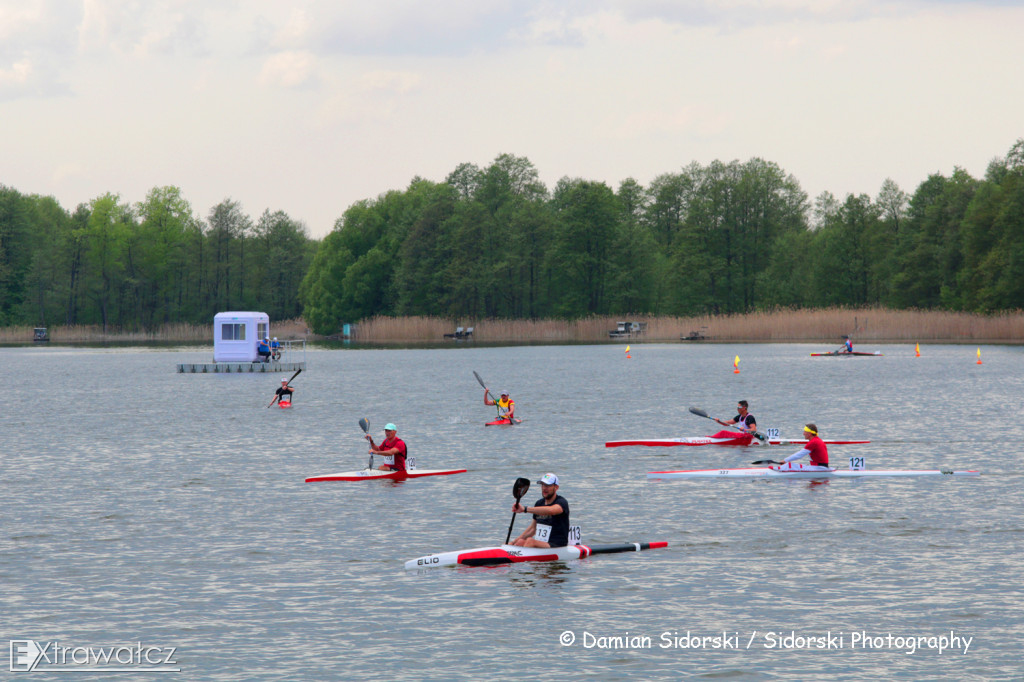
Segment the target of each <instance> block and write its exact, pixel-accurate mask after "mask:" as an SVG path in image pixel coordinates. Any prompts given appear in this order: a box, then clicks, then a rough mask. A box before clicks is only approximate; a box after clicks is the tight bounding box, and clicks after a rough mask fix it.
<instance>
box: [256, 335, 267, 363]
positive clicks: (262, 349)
mask: <svg viewBox="0 0 1024 682" xmlns="http://www.w3.org/2000/svg"><path fill="white" fill-rule="evenodd" d="M256 352H257V353H258V354H259V356H260V362H270V340H269V339H260V342H259V345H257V346H256Z"/></svg>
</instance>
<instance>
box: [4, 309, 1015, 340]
mask: <svg viewBox="0 0 1024 682" xmlns="http://www.w3.org/2000/svg"><path fill="white" fill-rule="evenodd" d="M620 320H630V321H638V322H646V323H647V331H646V333H645V334H644V335H643V336H642V337H633V338H632V339H624V340H631V341H634V342H635V341H641V340H647V341H676V340H678V339H679V338H680V337H681V336H688V335H689V334H690V332H694V331H695V332H699V333H701V334H703V335H704V336H706V337H707V338H708V340H710V341H721V342H734V341H754V342H758V341H761V342H765V341H777V342H782V341H797V342H800V341H803V342H811V341H821V342H829V343H832V342H835V343H837V344H838V342H839V340H840V339H841V338H842V337H843V335H846V334H849V335H850V336H851V337H853V339H854V341H855V342H864V341H875V342H880V341H911V342H918V341H920V342H927V341H952V342H956V341H967V342H970V341H979V342H980V341H989V342H1002V343H1021V342H1024V313H1022V312H1021V311H1014V312H1007V313H998V314H994V315H976V314H971V313H956V312H942V311H924V310H885V309H882V308H869V309H856V310H848V309H842V308H835V309H828V310H776V311H771V312H756V313H748V314H745V315H723V316H718V317H712V316H710V315H703V316H698V317H648V316H643V315H638V316H617V317H588V318H584V319H581V320H479V321H467V320H462V321H459V322H458V323H456V322H452V321H451V320H447V319H443V318H440V317H374V318H371V319H369V320H365V321H363V322H360V323H358V324H357V325H356V326H355V333H354V340H356V341H361V342H365V343H406V342H437V341H439V340H441V339H443V338H444V335H445V334H451V333H452V332H454V331H455V327H456V326H457V325H458V326H462V327H474V330H473V339H474V340H476V341H482V342H491V343H509V342H511V343H515V342H524V343H526V342H549V343H559V342H565V343H572V342H588V343H589V342H597V341H607V340H608V338H609V337H608V332H609V331H611V330H612V329H615V327H616V323H617V322H618V321H620ZM32 329H33V328H32V327H6V328H2V329H0V343H6V344H19V343H27V342H29V341H30V340H31V339H32ZM49 333H50V339H51V341H52V342H54V343H62V342H63V343H105V342H119V343H132V342H140V343H145V342H181V343H204V342H212V335H213V328H212V321H211V323H210V324H208V325H192V324H170V325H162V326H161V327H158V328H157V329H155V330H152V331H128V332H117V331H110V330H108V331H107V332H106V333H104V332H103V330H102V328H101V327H99V326H90V325H76V326H58V327H50V328H49ZM271 333H272V334H273V335H275V336H277V337H278V338H281V339H299V338H309V337H312V335H311V334H310V331H309V328H308V327H306V323H305V322H304V321H303V320H302V319H301V318H297V319H294V320H282V321H280V322H272V323H271ZM313 338H315V337H313Z"/></svg>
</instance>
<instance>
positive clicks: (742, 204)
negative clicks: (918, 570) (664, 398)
mask: <svg viewBox="0 0 1024 682" xmlns="http://www.w3.org/2000/svg"><path fill="white" fill-rule="evenodd" d="M834 306H846V307H865V306H882V307H886V308H892V309H907V308H916V309H938V310H949V311H966V312H992V311H999V310H1013V309H1019V308H1021V307H1024V140H1020V141H1018V142H1017V143H1016V144H1015V145H1014V146H1013V147H1012V148H1011V149H1010V151H1009V152H1008V154H1007V155H1006V157H1005V158H1000V159H995V160H993V161H992V162H991V163H990V164H989V167H988V169H987V171H986V174H985V177H984V178H983V179H975V178H973V177H971V176H970V175H969V174H968V173H967V172H965V171H963V170H962V169H955V170H954V172H953V173H952V175H951V176H949V177H946V176H943V175H941V174H935V175H932V176H929V177H928V178H927V179H926V180H925V181H924V182H922V183H921V184H920V185H919V186H918V188H917V189H916V190H915V191H914V193H913V194H910V195H908V194H906V193H905V192H904V191H903V190H901V189H900V188H899V187H898V186H897V185H896V184H895V183H894V182H892V181H891V180H887V181H886V182H884V183H883V185H882V187H881V189H880V191H879V193H878V196H877V197H875V198H871V197H869V196H867V195H864V194H861V195H848V196H847V197H846V198H845V200H843V201H839V200H838V199H836V198H835V197H834V196H833V195H832V194H830V193H827V192H826V193H823V194H821V195H820V196H818V197H816V198H815V199H814V201H813V202H810V201H809V200H808V197H807V195H806V193H805V192H804V191H803V190H802V189H801V188H800V184H799V183H798V182H797V180H796V179H795V178H794V177H793V176H791V175H788V174H786V173H785V172H784V171H783V170H782V169H780V168H779V167H778V166H777V165H776V164H774V163H771V162H768V161H764V160H761V159H751V160H750V161H747V162H746V163H740V162H738V161H733V162H731V163H722V162H718V161H716V162H713V163H711V164H708V165H707V166H702V165H700V164H697V163H693V164H690V165H689V166H686V167H684V168H683V169H681V170H680V171H679V172H677V173H666V174H664V175H661V176H659V177H657V178H655V179H654V180H653V181H652V182H651V183H650V185H649V186H647V187H644V186H642V185H640V184H639V183H638V182H636V181H635V180H632V179H628V180H625V181H624V182H622V183H621V184H620V185H619V186H618V188H617V189H613V188H611V187H609V186H608V185H607V184H605V183H603V182H594V181H589V180H582V179H572V178H563V179H562V180H560V181H559V182H558V183H557V184H556V185H555V187H554V188H553V189H551V190H548V188H546V187H545V186H544V184H543V183H541V182H540V181H539V179H538V173H537V171H536V169H535V168H534V166H533V165H532V164H531V163H530V161H529V160H527V159H525V158H522V157H516V156H512V155H502V156H499V157H498V158H497V159H495V161H494V162H493V163H492V164H491V165H490V166H488V167H486V168H480V167H478V166H475V165H473V164H462V165H460V166H459V167H457V168H456V169H455V170H454V171H453V172H452V173H451V174H450V175H449V176H448V177H447V178H446V179H445V181H444V182H440V183H438V182H431V181H427V180H424V179H421V178H415V179H413V181H412V182H411V183H410V185H409V187H408V188H407V189H406V190H404V191H390V192H387V193H385V194H382V195H380V196H379V197H377V198H375V199H367V200H363V201H359V202H357V203H355V204H353V205H352V206H351V207H350V208H349V209H348V210H347V211H345V213H344V215H343V216H342V217H341V218H340V219H339V220H338V221H337V223H336V225H335V229H334V231H332V232H331V233H330V234H329V235H328V236H327V237H325V238H324V239H323V240H322V241H319V242H318V241H315V240H311V239H310V238H309V237H308V235H307V234H306V231H305V228H304V226H303V225H302V224H301V223H298V222H296V221H294V220H292V219H290V218H289V217H288V216H287V215H285V214H284V213H281V212H277V213H271V212H269V211H266V212H264V213H263V215H262V216H260V218H259V219H258V220H256V221H253V220H251V219H250V218H249V217H248V216H246V215H245V214H244V213H243V212H242V210H241V207H240V206H239V205H238V204H237V203H235V202H232V201H230V200H226V201H224V202H222V203H220V204H218V205H217V206H215V207H214V208H213V209H211V210H210V212H209V214H208V215H207V217H206V218H205V220H200V219H199V218H197V217H195V216H194V215H193V213H192V209H191V207H190V205H189V204H188V202H187V201H186V200H185V199H184V198H182V196H181V193H180V191H179V190H178V189H177V188H175V187H162V188H155V189H153V190H152V191H151V192H150V193H149V195H148V196H147V197H146V199H145V201H143V202H141V203H138V204H135V205H128V204H125V203H123V202H121V201H120V199H119V197H117V196H115V195H109V194H108V195H105V196H102V197H100V198H98V199H96V200H94V201H92V202H90V203H89V204H88V205H81V206H78V208H77V209H76V210H75V212H74V213H68V212H67V211H65V210H64V209H63V208H61V207H60V205H59V204H57V202H56V201H55V200H54V199H52V198H49V197H40V196H36V195H21V194H19V193H18V192H17V191H15V190H13V189H9V188H6V187H3V186H0V325H15V324H22V325H25V324H43V325H45V324H48V323H51V324H97V325H102V326H103V327H104V328H105V329H106V328H107V327H111V326H113V327H116V328H118V329H121V330H136V329H152V328H154V327H156V326H159V325H161V324H164V323H173V322H190V323H196V324H205V323H208V322H209V321H210V320H211V319H212V317H213V315H214V314H215V313H217V312H219V311H223V310H232V309H236V310H237V309H256V310H262V311H265V312H267V313H269V314H270V316H271V318H272V319H285V318H294V317H297V316H299V315H301V316H303V317H304V318H305V320H306V322H307V324H309V325H310V326H311V327H312V328H313V329H314V330H315V331H316V332H318V333H322V334H331V333H335V332H337V330H338V329H339V328H340V325H341V323H342V322H348V321H358V320H362V319H366V318H368V317H371V316H375V315H394V316H403V315H414V316H433V317H444V318H449V319H453V320H480V319H486V318H501V319H541V318H554V319H577V318H581V317H585V316H589V315H626V314H631V313H632V314H650V315H669V316H694V315H703V314H723V313H738V312H751V311H763V310H772V309H776V308H779V307H785V308H821V307H834Z"/></svg>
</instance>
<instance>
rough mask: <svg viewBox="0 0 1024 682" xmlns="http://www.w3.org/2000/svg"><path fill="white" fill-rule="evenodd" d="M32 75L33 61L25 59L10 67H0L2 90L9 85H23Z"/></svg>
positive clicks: (0, 87) (0, 89) (0, 88)
mask: <svg viewBox="0 0 1024 682" xmlns="http://www.w3.org/2000/svg"><path fill="white" fill-rule="evenodd" d="M31 77H32V63H31V62H30V61H29V60H27V59H23V60H21V61H20V62H15V63H14V64H12V65H11V66H10V68H6V69H5V68H0V91H2V90H3V89H4V88H9V87H23V86H24V85H25V84H27V83H28V81H29V79H30V78H31Z"/></svg>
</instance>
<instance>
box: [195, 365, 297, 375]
mask: <svg viewBox="0 0 1024 682" xmlns="http://www.w3.org/2000/svg"><path fill="white" fill-rule="evenodd" d="M300 369H306V363H305V362H194V363H193V362H181V363H178V373H179V374H211V373H212V374H218V373H225V374H232V373H238V374H243V373H250V372H294V371H296V370H300Z"/></svg>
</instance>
